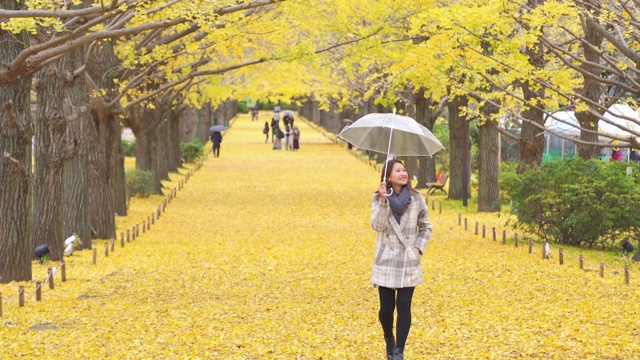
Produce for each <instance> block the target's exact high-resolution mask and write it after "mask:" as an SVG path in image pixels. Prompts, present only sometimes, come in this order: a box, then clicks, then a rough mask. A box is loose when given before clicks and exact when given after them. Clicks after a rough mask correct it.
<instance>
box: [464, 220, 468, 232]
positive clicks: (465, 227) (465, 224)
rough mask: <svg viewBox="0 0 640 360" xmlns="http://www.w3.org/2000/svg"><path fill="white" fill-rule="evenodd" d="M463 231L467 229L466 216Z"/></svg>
mask: <svg viewBox="0 0 640 360" xmlns="http://www.w3.org/2000/svg"><path fill="white" fill-rule="evenodd" d="M464 231H467V218H464Z"/></svg>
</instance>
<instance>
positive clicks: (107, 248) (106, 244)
mask: <svg viewBox="0 0 640 360" xmlns="http://www.w3.org/2000/svg"><path fill="white" fill-rule="evenodd" d="M104 257H109V244H108V243H105V244H104Z"/></svg>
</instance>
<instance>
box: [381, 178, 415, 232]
mask: <svg viewBox="0 0 640 360" xmlns="http://www.w3.org/2000/svg"><path fill="white" fill-rule="evenodd" d="M387 200H389V206H390V207H391V213H392V214H393V217H394V218H396V221H397V222H398V224H399V223H400V218H401V217H402V214H404V212H405V210H407V208H408V207H409V204H411V190H409V187H408V186H406V185H405V186H403V187H402V190H400V193H399V194H398V193H396V192H395V191H394V192H393V194H391V196H389V197H387Z"/></svg>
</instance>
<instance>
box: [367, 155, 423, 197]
mask: <svg viewBox="0 0 640 360" xmlns="http://www.w3.org/2000/svg"><path fill="white" fill-rule="evenodd" d="M395 164H400V165H402V166H403V167H404V164H403V163H402V161H400V160H396V159H391V160H388V161H387V166H386V168H385V167H384V166H383V167H382V172H381V173H380V182H383V181H384V179H389V176H391V172H392V171H393V166H394V165H395ZM385 169H386V174H385ZM405 169H406V167H405ZM408 173H409V172H408V171H407V174H408ZM385 175H386V176H385ZM387 183H388V181H387ZM405 186H407V187H408V188H409V190H410V191H411V193H412V194H420V192H419V191H417V190H415V189H414V188H413V187H411V174H409V179H408V181H407V185H405ZM375 192H378V190H376V191H375Z"/></svg>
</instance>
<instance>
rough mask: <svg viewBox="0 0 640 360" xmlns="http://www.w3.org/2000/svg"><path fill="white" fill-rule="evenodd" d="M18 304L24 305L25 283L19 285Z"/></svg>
mask: <svg viewBox="0 0 640 360" xmlns="http://www.w3.org/2000/svg"><path fill="white" fill-rule="evenodd" d="M18 306H19V307H23V306H24V285H20V286H18Z"/></svg>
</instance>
